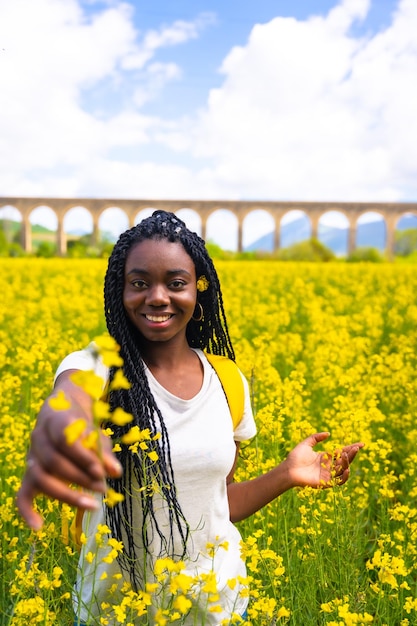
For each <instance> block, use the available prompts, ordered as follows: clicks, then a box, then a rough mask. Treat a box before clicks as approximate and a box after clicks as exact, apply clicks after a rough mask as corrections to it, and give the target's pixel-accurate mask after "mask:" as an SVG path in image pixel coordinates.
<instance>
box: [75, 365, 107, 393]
mask: <svg viewBox="0 0 417 626" xmlns="http://www.w3.org/2000/svg"><path fill="white" fill-rule="evenodd" d="M70 379H71V381H72V382H73V383H74V385H78V386H79V387H81V389H83V390H84V391H85V392H86V393H87V394H88V395H89V396H91V398H94V399H95V400H98V399H99V398H100V397H101V395H102V393H103V386H104V382H103V379H102V378H100V376H97V374H95V373H94V372H93V371H92V370H78V371H76V372H73V373H72V374H71V376H70Z"/></svg>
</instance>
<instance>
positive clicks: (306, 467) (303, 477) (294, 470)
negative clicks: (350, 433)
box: [284, 432, 364, 488]
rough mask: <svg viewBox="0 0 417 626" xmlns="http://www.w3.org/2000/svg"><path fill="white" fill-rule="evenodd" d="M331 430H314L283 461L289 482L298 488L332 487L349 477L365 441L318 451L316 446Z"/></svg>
mask: <svg viewBox="0 0 417 626" xmlns="http://www.w3.org/2000/svg"><path fill="white" fill-rule="evenodd" d="M329 434H330V433H327V432H323V433H315V434H314V435H310V437H307V439H304V441H302V442H301V443H299V444H298V445H297V446H296V447H295V448H293V450H291V452H290V453H289V455H288V456H287V458H286V459H285V461H284V464H285V466H286V471H287V472H288V476H289V479H290V482H291V483H292V484H293V485H294V486H297V487H314V488H320V487H330V486H332V485H335V484H338V485H343V484H344V483H345V482H346V481H347V479H348V478H349V473H350V465H351V463H352V461H353V460H354V458H355V456H356V454H357V453H358V451H359V450H360V449H361V448H363V445H364V444H363V443H362V442H357V443H352V444H350V445H347V446H345V447H344V448H342V449H341V450H340V449H338V450H335V451H334V452H333V454H331V453H329V452H316V451H315V450H314V449H313V448H314V446H316V445H317V444H318V443H320V442H322V441H324V440H325V439H327V438H328V437H329Z"/></svg>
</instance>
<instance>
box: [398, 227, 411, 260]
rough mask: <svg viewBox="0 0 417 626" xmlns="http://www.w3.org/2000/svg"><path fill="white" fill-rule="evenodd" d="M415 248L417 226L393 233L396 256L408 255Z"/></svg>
mask: <svg viewBox="0 0 417 626" xmlns="http://www.w3.org/2000/svg"><path fill="white" fill-rule="evenodd" d="M416 250H417V228H408V229H407V230H402V231H397V232H396V233H395V244H394V252H395V254H396V255H398V256H409V255H410V254H412V253H413V252H414V251H416Z"/></svg>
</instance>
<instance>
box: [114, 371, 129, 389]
mask: <svg viewBox="0 0 417 626" xmlns="http://www.w3.org/2000/svg"><path fill="white" fill-rule="evenodd" d="M130 387H131V385H130V382H129V381H128V380H127V378H126V376H125V375H124V374H123V371H122V370H121V369H118V370H116V373H115V375H114V378H113V380H112V381H111V383H110V385H109V390H110V391H113V390H114V389H130Z"/></svg>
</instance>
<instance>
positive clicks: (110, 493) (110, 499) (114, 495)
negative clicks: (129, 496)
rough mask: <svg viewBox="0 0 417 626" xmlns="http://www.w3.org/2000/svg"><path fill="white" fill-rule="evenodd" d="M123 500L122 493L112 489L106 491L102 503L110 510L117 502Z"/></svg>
mask: <svg viewBox="0 0 417 626" xmlns="http://www.w3.org/2000/svg"><path fill="white" fill-rule="evenodd" d="M124 499H125V497H124V495H123V494H122V493H118V492H117V491H115V490H114V489H111V488H110V489H108V490H107V493H106V497H105V498H104V500H103V502H104V503H105V504H107V506H108V507H109V508H110V509H112V508H113V507H114V506H116V504H118V503H119V502H123V500H124Z"/></svg>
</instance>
